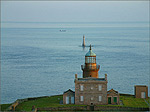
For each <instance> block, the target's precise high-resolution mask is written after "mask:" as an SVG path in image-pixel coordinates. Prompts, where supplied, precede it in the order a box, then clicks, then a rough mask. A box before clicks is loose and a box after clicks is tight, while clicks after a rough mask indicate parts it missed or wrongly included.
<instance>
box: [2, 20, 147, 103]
mask: <svg viewBox="0 0 150 112" xmlns="http://www.w3.org/2000/svg"><path fill="white" fill-rule="evenodd" d="M83 35H84V36H85V44H86V45H87V46H89V45H90V44H91V45H92V51H93V52H94V53H95V54H96V62H97V64H98V65H100V70H99V77H100V78H103V77H104V74H107V77H108V85H107V90H110V89H112V88H113V89H114V90H116V91H118V92H119V93H125V94H134V86H135V85H147V86H148V87H149V84H150V80H149V79H150V70H149V68H150V64H149V62H150V52H149V42H150V39H149V22H2V23H1V59H0V63H1V79H0V80H1V104H6V103H12V102H14V101H15V100H17V99H23V98H28V97H40V96H51V95H59V94H63V92H64V91H67V90H68V89H72V90H73V91H74V90H75V83H74V79H75V74H78V77H79V78H81V77H82V70H81V65H83V64H84V63H85V54H86V53H87V52H88V51H89V47H85V48H83V47H82V46H81V45H82V42H83ZM149 96H150V94H149Z"/></svg>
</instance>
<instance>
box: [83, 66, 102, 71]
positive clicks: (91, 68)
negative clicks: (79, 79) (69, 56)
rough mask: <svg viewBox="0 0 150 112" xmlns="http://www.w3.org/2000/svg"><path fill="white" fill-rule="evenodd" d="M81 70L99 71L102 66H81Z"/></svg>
mask: <svg viewBox="0 0 150 112" xmlns="http://www.w3.org/2000/svg"><path fill="white" fill-rule="evenodd" d="M81 69H82V70H84V69H89V70H98V69H100V65H96V66H90V65H81Z"/></svg>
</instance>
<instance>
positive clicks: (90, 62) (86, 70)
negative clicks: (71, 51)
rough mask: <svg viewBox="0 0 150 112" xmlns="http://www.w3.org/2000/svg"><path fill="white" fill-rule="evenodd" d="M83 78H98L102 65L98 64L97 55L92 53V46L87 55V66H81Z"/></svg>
mask: <svg viewBox="0 0 150 112" xmlns="http://www.w3.org/2000/svg"><path fill="white" fill-rule="evenodd" d="M81 69H82V71H83V78H86V77H95V78H98V71H99V69H100V65H97V64H96V54H95V53H94V52H93V51H92V48H91V45H90V49H89V51H88V52H87V53H86V55H85V64H84V65H81Z"/></svg>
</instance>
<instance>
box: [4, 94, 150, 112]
mask: <svg viewBox="0 0 150 112" xmlns="http://www.w3.org/2000/svg"><path fill="white" fill-rule="evenodd" d="M61 100H63V96H62V95H57V96H51V97H44V98H37V99H35V100H29V101H26V102H23V103H21V104H19V105H18V106H17V108H16V111H31V109H32V106H33V105H34V106H35V107H41V108H42V107H71V106H85V105H70V104H69V105H62V104H59V102H60V101H61ZM120 100H122V101H123V104H124V105H123V107H148V105H147V104H146V103H145V101H144V99H139V98H134V96H120ZM8 105H10V104H8ZM8 105H2V108H3V109H4V108H5V107H7V106H8ZM98 106H121V105H98Z"/></svg>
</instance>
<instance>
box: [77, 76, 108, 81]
mask: <svg viewBox="0 0 150 112" xmlns="http://www.w3.org/2000/svg"><path fill="white" fill-rule="evenodd" d="M78 80H79V81H92V80H93V81H106V80H105V78H93V77H89V78H78Z"/></svg>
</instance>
